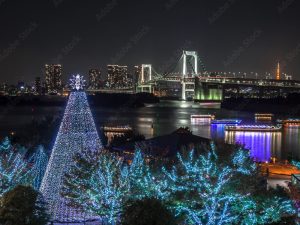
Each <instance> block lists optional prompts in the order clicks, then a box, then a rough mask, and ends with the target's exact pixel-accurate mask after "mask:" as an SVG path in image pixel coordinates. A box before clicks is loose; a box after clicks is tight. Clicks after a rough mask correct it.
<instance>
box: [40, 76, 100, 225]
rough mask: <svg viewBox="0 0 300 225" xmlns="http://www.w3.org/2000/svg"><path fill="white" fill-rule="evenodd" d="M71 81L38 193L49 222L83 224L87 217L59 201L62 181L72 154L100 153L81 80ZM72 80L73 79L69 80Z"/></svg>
mask: <svg viewBox="0 0 300 225" xmlns="http://www.w3.org/2000/svg"><path fill="white" fill-rule="evenodd" d="M78 76H79V75H77V76H76V77H75V83H74V82H73V81H74V80H72V82H73V83H72V84H74V85H75V86H74V87H75V89H76V90H77V91H75V92H72V93H71V94H70V96H69V100H68V103H67V106H66V109H65V113H64V117H63V120H62V123H61V126H60V129H59V132H58V135H57V138H56V141H55V144H54V147H53V150H52V153H51V157H50V159H49V163H48V166H47V169H46V172H45V176H44V178H43V181H42V184H41V188H40V191H41V192H42V194H43V196H44V198H45V200H46V201H47V203H48V208H49V213H50V215H51V219H52V220H53V221H66V222H67V221H83V220H87V219H89V218H88V215H87V214H86V213H84V212H81V211H79V210H77V209H73V208H72V207H69V206H67V201H66V199H64V198H62V197H61V195H60V192H61V190H62V183H63V177H64V175H65V174H66V173H68V172H69V170H70V168H71V166H72V165H73V157H74V155H75V154H76V153H78V152H81V151H83V149H89V150H90V151H98V150H99V149H102V144H101V141H100V139H99V137H98V133H97V130H96V126H95V123H94V120H93V116H92V113H91V110H90V107H89V104H88V101H87V96H86V93H85V92H83V91H80V90H81V89H82V88H83V83H82V81H83V79H82V77H81V76H79V78H78ZM73 78H74V77H73Z"/></svg>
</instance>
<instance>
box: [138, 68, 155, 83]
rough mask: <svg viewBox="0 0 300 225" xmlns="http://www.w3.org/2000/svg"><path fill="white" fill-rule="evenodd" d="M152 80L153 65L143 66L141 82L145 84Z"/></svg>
mask: <svg viewBox="0 0 300 225" xmlns="http://www.w3.org/2000/svg"><path fill="white" fill-rule="evenodd" d="M151 80H152V65H151V64H142V71H141V78H140V82H141V83H142V84H143V83H145V82H148V81H151Z"/></svg>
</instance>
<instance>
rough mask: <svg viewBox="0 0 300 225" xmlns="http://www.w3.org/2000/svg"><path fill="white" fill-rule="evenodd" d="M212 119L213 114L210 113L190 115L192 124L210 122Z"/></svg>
mask: <svg viewBox="0 0 300 225" xmlns="http://www.w3.org/2000/svg"><path fill="white" fill-rule="evenodd" d="M214 119H215V116H214V115H210V114H206V115H204V114H200V115H191V121H192V123H193V124H210V123H211V121H212V120H214Z"/></svg>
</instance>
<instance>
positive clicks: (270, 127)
mask: <svg viewBox="0 0 300 225" xmlns="http://www.w3.org/2000/svg"><path fill="white" fill-rule="evenodd" d="M225 130H226V131H257V132H280V131H281V130H282V126H281V125H276V126H274V125H235V126H230V125H227V126H225Z"/></svg>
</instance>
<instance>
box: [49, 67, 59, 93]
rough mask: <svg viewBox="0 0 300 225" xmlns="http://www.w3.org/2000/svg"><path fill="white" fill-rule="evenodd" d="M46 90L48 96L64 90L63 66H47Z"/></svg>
mask: <svg viewBox="0 0 300 225" xmlns="http://www.w3.org/2000/svg"><path fill="white" fill-rule="evenodd" d="M45 73H46V88H47V93H48V94H57V93H59V92H60V91H61V89H62V80H61V76H62V75H61V73H62V66H61V65H60V64H50V65H48V64H46V65H45Z"/></svg>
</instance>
